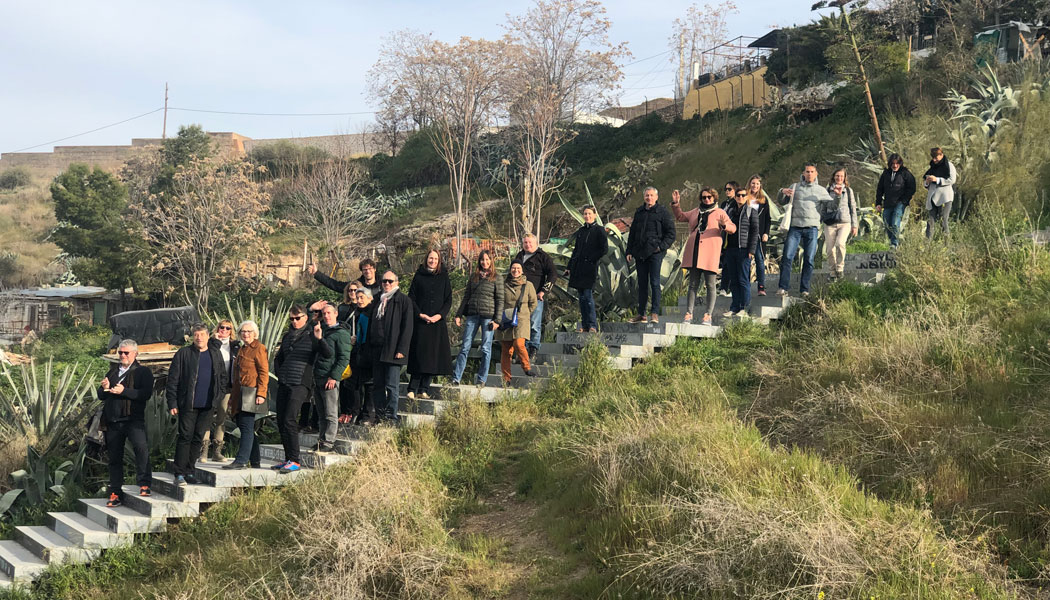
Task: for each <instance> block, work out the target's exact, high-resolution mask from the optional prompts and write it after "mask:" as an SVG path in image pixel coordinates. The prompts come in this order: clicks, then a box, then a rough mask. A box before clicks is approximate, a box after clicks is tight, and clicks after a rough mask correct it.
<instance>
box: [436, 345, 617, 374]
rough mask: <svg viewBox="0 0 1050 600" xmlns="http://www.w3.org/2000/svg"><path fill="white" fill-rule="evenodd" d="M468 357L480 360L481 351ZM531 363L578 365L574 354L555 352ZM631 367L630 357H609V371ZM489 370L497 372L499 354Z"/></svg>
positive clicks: (495, 356)
mask: <svg viewBox="0 0 1050 600" xmlns="http://www.w3.org/2000/svg"><path fill="white" fill-rule="evenodd" d="M453 354H455V353H453ZM469 357H470V358H473V359H480V358H481V350H479V349H477V348H472V349H471V350H470V354H469ZM532 363H533V364H536V365H558V366H561V367H563V368H569V367H575V366H576V365H577V364H578V363H579V357H578V356H577V355H576V354H575V353H573V354H562V353H557V352H555V353H547V352H542V351H541V352H538V353H536V356H535V357H533V360H532ZM631 365H632V363H631V360H630V357H622V356H610V357H609V368H611V369H619V370H626V369H630V368H631ZM489 369H490V371H491V372H498V369H499V353H498V352H495V351H493V353H492V357H491V358H490V360H489Z"/></svg>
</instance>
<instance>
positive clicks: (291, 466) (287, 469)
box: [280, 461, 302, 473]
mask: <svg viewBox="0 0 1050 600" xmlns="http://www.w3.org/2000/svg"><path fill="white" fill-rule="evenodd" d="M300 469H302V467H300V466H299V463H297V462H292V461H288V462H287V463H286V464H285V465H284V466H283V467H281V471H280V472H281V473H295V472H296V471H298V470H300Z"/></svg>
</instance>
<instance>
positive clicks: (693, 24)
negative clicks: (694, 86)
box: [667, 0, 739, 99]
mask: <svg viewBox="0 0 1050 600" xmlns="http://www.w3.org/2000/svg"><path fill="white" fill-rule="evenodd" d="M737 12H739V11H738V9H737V7H736V3H735V2H733V1H732V0H723V1H722V2H721V3H719V4H715V5H714V6H712V5H710V4H704V5H703V6H700V5H699V4H693V5H691V6H690V7H689V8H687V9H686V11H685V17H684V18H680V19H675V20H674V23H673V24H672V26H671V36H670V37H669V38H668V40H667V41H668V45H669V46H670V47H671V50H672V51H673V52H672V55H671V60H672V61H679V64H680V69H679V72H678V85H677V86H676V87H675V94H676V97H677V98H679V99H681V98H685V95H686V94H688V93H689V87H690V86H689V80H690V79H691V78H692V68H691V65H692V64H693V63H700V72H701V73H713V72H715V71H717V70H719V69H721V68H722V67H724V66H725V64H726V58H725V57H724V56H718V55H717V54H710V55H709V54H705V51H707V50H710V49H711V48H714V47H715V46H717V45H719V44H721V43H724V42H726V41H727V39H728V38H729V22H728V19H729V16H730V15H733V14H736V13H737ZM686 57H688V60H686Z"/></svg>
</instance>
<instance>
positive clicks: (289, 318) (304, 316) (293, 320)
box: [288, 315, 306, 322]
mask: <svg viewBox="0 0 1050 600" xmlns="http://www.w3.org/2000/svg"><path fill="white" fill-rule="evenodd" d="M305 318H306V315H299V316H298V317H288V320H289V321H292V322H295V321H298V320H299V319H305Z"/></svg>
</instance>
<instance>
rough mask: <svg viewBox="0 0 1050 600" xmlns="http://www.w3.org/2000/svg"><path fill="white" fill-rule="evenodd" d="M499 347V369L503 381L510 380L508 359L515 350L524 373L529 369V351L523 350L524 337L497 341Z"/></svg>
mask: <svg viewBox="0 0 1050 600" xmlns="http://www.w3.org/2000/svg"><path fill="white" fill-rule="evenodd" d="M499 347H500V360H499V362H500V370H501V371H502V373H503V381H510V376H511V373H510V359H511V357H512V356H513V355H514V353H515V352H517V353H518V356H520V357H521V368H522V369H524V370H525V372H526V373H528V372H529V369H531V368H532V367H531V365H529V353H528V352H526V351H525V339H524V338H514V339H513V340H503V341H501V342H500V343H499Z"/></svg>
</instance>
